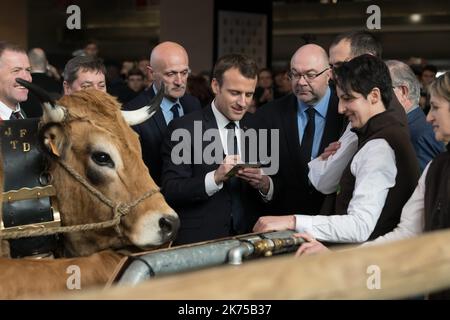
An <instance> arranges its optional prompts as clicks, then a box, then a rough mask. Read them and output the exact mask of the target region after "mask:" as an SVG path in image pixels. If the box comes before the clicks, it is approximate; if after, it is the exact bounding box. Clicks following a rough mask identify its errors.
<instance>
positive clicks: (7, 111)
mask: <svg viewBox="0 0 450 320" xmlns="http://www.w3.org/2000/svg"><path fill="white" fill-rule="evenodd" d="M17 111H20V105H19V104H17V105H16V109H15V110H11V108H10V107H8V106H7V105H6V104H4V103H3V102H2V101H0V118H1V119H3V120H9V118H11V115H12V113H13V112H17Z"/></svg>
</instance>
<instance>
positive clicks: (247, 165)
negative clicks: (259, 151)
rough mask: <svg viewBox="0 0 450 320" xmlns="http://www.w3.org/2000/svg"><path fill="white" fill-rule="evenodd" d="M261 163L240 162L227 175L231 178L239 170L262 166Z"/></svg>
mask: <svg viewBox="0 0 450 320" xmlns="http://www.w3.org/2000/svg"><path fill="white" fill-rule="evenodd" d="M261 165H262V164H261V163H259V162H257V163H238V164H236V165H235V166H234V167H233V168H232V169H231V170H230V171H228V172H227V174H226V175H225V176H226V177H227V178H231V177H233V176H235V175H236V174H237V173H238V171H239V170H241V169H245V168H260V167H261Z"/></svg>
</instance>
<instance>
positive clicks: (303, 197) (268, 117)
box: [256, 87, 344, 215]
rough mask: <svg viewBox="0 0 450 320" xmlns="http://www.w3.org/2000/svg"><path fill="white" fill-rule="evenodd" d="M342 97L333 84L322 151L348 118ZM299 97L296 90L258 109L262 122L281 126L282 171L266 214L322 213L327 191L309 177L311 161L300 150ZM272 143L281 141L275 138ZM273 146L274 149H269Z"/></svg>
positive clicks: (266, 126)
mask: <svg viewBox="0 0 450 320" xmlns="http://www.w3.org/2000/svg"><path fill="white" fill-rule="evenodd" d="M338 102H339V100H338V98H337V96H336V91H335V90H334V88H332V87H331V96H330V100H329V102H328V111H327V116H326V119H325V128H324V132H323V135H322V141H321V142H320V147H319V154H321V153H322V152H323V150H324V149H325V148H326V147H327V146H328V145H329V144H330V143H331V142H333V141H337V140H338V139H339V137H340V133H341V132H342V129H343V127H344V118H343V116H342V115H341V114H339V113H338ZM297 109H298V100H297V97H296V96H295V95H294V94H292V93H291V94H289V95H287V96H285V97H282V98H280V99H277V100H274V101H272V102H269V103H268V104H266V105H264V106H262V107H260V108H259V109H258V111H257V112H256V115H257V117H258V121H259V122H260V123H259V126H260V127H262V128H267V129H269V130H270V129H278V130H279V138H280V140H279V141H278V146H279V154H277V155H271V156H272V158H273V157H275V156H278V157H279V165H280V167H279V170H278V173H277V174H276V175H274V176H272V179H273V182H274V196H273V200H272V201H271V202H270V203H269V204H268V206H267V210H265V213H266V214H271V215H284V214H318V213H319V211H320V208H321V205H322V203H323V201H324V195H323V194H321V193H320V192H318V191H317V190H316V189H314V187H313V186H312V185H311V183H310V182H309V179H308V162H307V161H306V160H305V159H303V158H302V156H301V154H300V139H299V136H298V122H297ZM271 143H277V142H275V141H272V142H271ZM269 150H270V149H269Z"/></svg>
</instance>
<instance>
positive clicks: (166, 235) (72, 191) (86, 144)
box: [0, 90, 179, 298]
mask: <svg viewBox="0 0 450 320" xmlns="http://www.w3.org/2000/svg"><path fill="white" fill-rule="evenodd" d="M133 121H134V120H133ZM134 123H136V122H135V121H134ZM41 137H42V141H43V145H44V146H45V147H46V149H47V151H48V153H49V159H50V160H49V163H50V169H49V171H50V173H51V175H52V177H53V181H52V184H53V185H54V186H55V188H56V191H57V202H58V203H57V204H58V207H59V209H60V214H61V222H62V225H64V226H72V225H80V224H86V223H95V222H101V221H106V220H111V219H112V218H113V215H114V212H113V209H112V208H111V207H109V206H107V205H105V204H104V203H102V202H101V201H99V199H98V197H97V196H95V195H94V194H93V193H92V191H88V188H87V187H86V186H84V185H82V184H81V183H80V182H79V181H78V180H76V178H74V176H73V175H71V174H70V173H69V171H70V170H68V169H65V168H69V169H71V170H72V171H74V172H75V173H76V174H78V176H79V179H82V180H84V181H85V182H86V183H87V184H88V185H89V186H90V187H93V188H94V189H95V190H97V191H99V192H100V193H101V194H102V195H103V197H104V198H106V199H107V200H110V201H111V202H113V203H114V204H119V203H121V204H130V203H132V202H133V201H135V200H139V199H140V200H141V201H138V203H136V204H135V206H133V205H131V209H130V211H129V213H128V214H126V215H124V216H122V218H121V220H120V224H119V226H118V230H117V228H107V229H101V230H92V231H81V232H74V233H66V234H64V236H63V238H64V247H65V251H64V253H65V254H66V255H67V256H88V255H92V254H93V253H96V252H98V251H101V250H105V249H111V248H112V249H116V248H121V247H124V246H128V245H135V246H137V247H140V248H143V249H146V248H150V247H153V246H159V245H161V244H163V243H165V242H168V241H170V240H171V239H173V237H174V236H175V234H176V231H177V229H178V225H179V220H178V216H177V215H176V213H175V212H174V211H173V210H172V209H171V208H170V207H169V206H168V205H167V203H166V202H165V200H164V198H163V196H162V195H161V193H159V191H158V188H157V186H156V184H155V183H154V181H153V180H152V179H151V177H150V175H149V172H148V169H147V167H146V166H145V165H144V163H143V161H142V158H141V150H140V144H139V141H138V136H137V134H136V133H134V131H133V130H132V129H131V128H130V127H129V125H128V124H127V122H126V121H125V119H124V118H123V116H122V114H121V112H120V105H119V104H118V103H117V101H116V99H115V98H113V97H111V96H110V95H108V94H106V93H103V92H101V91H97V90H86V91H80V92H77V93H74V94H73V95H70V96H64V97H63V98H62V99H61V100H60V101H58V103H57V105H56V107H52V106H51V105H50V104H46V105H45V108H44V115H43V118H42V129H41ZM1 174H2V171H1V170H0V176H1ZM2 185H3V184H2ZM146 193H147V195H146ZM119 259H120V255H118V254H115V253H112V252H109V251H107V252H101V253H99V254H96V255H92V256H89V257H82V258H75V259H56V260H41V261H30V260H25V259H22V260H11V259H0V298H6V297H8V298H11V297H17V296H18V295H21V294H24V293H25V292H26V293H27V294H33V293H44V292H46V293H49V292H51V291H53V290H56V289H58V290H59V289H64V288H65V285H66V280H67V278H68V276H69V274H67V270H66V269H67V266H69V265H78V266H80V269H81V279H82V286H83V287H86V286H88V285H95V284H101V283H105V281H106V279H107V278H108V276H109V275H110V274H111V272H112V271H113V268H114V266H115V264H116V263H117V262H118V261H119ZM83 270H84V271H83Z"/></svg>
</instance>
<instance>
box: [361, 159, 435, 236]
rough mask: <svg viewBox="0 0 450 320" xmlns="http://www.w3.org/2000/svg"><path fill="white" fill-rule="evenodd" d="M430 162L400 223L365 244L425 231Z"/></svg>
mask: <svg viewBox="0 0 450 320" xmlns="http://www.w3.org/2000/svg"><path fill="white" fill-rule="evenodd" d="M429 167H430V163H429V164H428V165H427V166H426V168H425V170H424V171H423V173H422V175H421V176H420V179H419V182H418V184H417V187H416V189H415V190H414V192H413V194H412V195H411V197H410V198H409V200H408V202H406V204H405V206H404V207H403V209H402V214H401V216H400V223H399V224H398V225H397V227H396V228H395V229H394V230H392V231H391V232H389V233H386V234H385V235H383V236H380V237H378V238H376V239H375V240H373V241H370V242H367V243H365V245H372V244H382V243H387V242H392V241H397V240H403V239H408V238H412V237H415V236H417V235H419V234H421V233H422V232H423V228H424V227H425V178H426V176H427V172H428V168H429Z"/></svg>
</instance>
